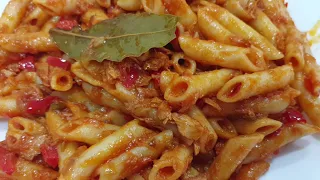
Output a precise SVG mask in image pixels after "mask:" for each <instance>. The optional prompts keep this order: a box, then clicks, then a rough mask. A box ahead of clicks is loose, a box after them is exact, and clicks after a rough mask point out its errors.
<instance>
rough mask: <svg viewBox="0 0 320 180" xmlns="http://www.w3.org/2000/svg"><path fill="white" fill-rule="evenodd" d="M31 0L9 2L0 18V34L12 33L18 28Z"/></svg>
mask: <svg viewBox="0 0 320 180" xmlns="http://www.w3.org/2000/svg"><path fill="white" fill-rule="evenodd" d="M30 2H31V0H11V1H10V2H9V3H8V4H7V6H6V7H5V9H4V11H3V13H2V16H1V17H0V33H12V32H13V31H14V29H15V28H17V27H18V25H19V24H20V22H21V21H22V19H23V17H24V16H25V13H26V11H27V8H28V5H29V3H30Z"/></svg>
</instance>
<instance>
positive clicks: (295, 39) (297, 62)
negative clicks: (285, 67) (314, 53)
mask: <svg viewBox="0 0 320 180" xmlns="http://www.w3.org/2000/svg"><path fill="white" fill-rule="evenodd" d="M304 38H305V37H304V36H303V35H302V33H301V32H299V30H298V29H297V28H296V27H294V26H290V27H288V30H287V38H286V54H285V57H284V61H285V63H286V64H291V65H292V67H293V68H294V69H295V70H296V71H300V70H302V69H303V68H304V65H305V59H304V45H303V39H304Z"/></svg>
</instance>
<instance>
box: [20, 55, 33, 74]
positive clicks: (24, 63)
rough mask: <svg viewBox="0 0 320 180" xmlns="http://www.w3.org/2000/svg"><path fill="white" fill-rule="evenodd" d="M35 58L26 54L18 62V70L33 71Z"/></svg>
mask: <svg viewBox="0 0 320 180" xmlns="http://www.w3.org/2000/svg"><path fill="white" fill-rule="evenodd" d="M34 63H35V59H34V57H33V56H27V57H26V58H24V59H22V60H21V61H20V62H19V69H20V70H27V71H35V70H36V68H35V65H34Z"/></svg>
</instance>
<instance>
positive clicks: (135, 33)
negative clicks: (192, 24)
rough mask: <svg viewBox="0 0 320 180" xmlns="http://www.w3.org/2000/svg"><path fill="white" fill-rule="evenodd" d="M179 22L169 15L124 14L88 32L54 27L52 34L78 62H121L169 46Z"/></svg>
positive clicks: (57, 42) (101, 23) (62, 48)
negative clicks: (153, 49) (156, 48)
mask: <svg viewBox="0 0 320 180" xmlns="http://www.w3.org/2000/svg"><path fill="white" fill-rule="evenodd" d="M177 21H178V18H177V17H176V16H173V15H169V14H166V15H156V14H150V13H140V14H122V15H120V16H118V17H116V18H113V19H108V20H105V21H102V22H100V23H98V24H96V25H94V26H92V27H91V28H90V29H88V30H86V31H83V30H82V29H81V28H79V27H77V28H74V29H73V30H71V31H64V30H61V29H51V30H50V35H51V37H52V39H53V41H54V42H55V43H56V44H57V46H58V47H59V49H60V50H61V51H63V52H64V53H66V54H67V55H68V56H69V57H71V58H74V59H76V60H78V61H90V60H96V61H99V62H102V61H103V60H111V61H116V62H119V61H122V60H123V59H124V58H126V57H138V56H140V55H141V54H143V53H145V52H147V51H148V50H149V49H151V48H155V47H163V46H165V45H167V44H168V43H169V42H170V41H171V40H173V39H174V38H175V29H176V25H177Z"/></svg>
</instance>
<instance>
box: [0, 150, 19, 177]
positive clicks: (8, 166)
mask: <svg viewBox="0 0 320 180" xmlns="http://www.w3.org/2000/svg"><path fill="white" fill-rule="evenodd" d="M17 161H18V157H17V156H16V155H15V154H14V153H12V152H9V151H8V150H6V149H4V148H2V147H0V168H1V170H2V171H3V172H5V173H7V174H8V175H11V174H12V173H14V171H15V170H16V164H17Z"/></svg>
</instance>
